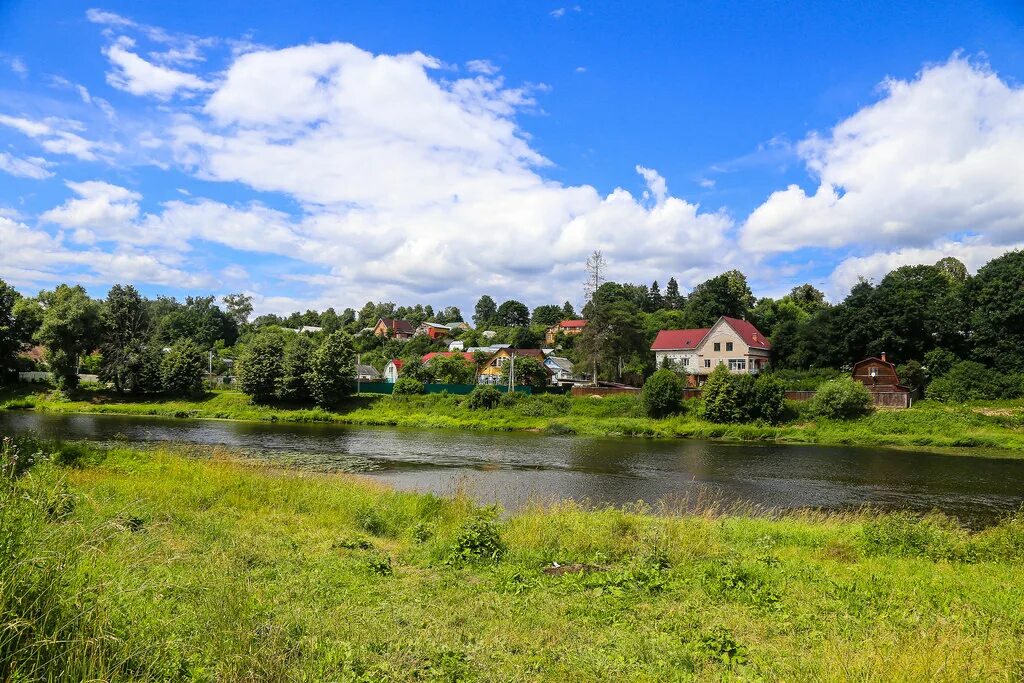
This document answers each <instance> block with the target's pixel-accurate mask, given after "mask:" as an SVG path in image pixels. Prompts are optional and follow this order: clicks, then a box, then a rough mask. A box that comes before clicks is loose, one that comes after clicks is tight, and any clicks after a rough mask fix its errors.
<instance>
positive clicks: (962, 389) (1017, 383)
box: [927, 360, 1024, 403]
mask: <svg viewBox="0 0 1024 683" xmlns="http://www.w3.org/2000/svg"><path fill="white" fill-rule="evenodd" d="M1022 389H1024V387H1022V382H1021V376H1020V375H1004V374H1001V373H999V372H997V371H995V370H991V369H989V368H986V367H985V366H984V365H982V364H981V363H975V362H974V361H969V360H965V361H961V362H959V363H957V364H956V365H954V366H953V367H952V368H951V369H950V370H949V372H947V373H946V374H944V375H943V376H942V377H939V378H938V379H936V380H934V381H933V382H932V383H931V384H930V385H928V394H927V396H928V398H930V399H933V400H936V401H942V402H944V403H962V402H964V401H973V400H991V399H998V398H1017V397H1019V396H1020V395H1021V392H1022Z"/></svg>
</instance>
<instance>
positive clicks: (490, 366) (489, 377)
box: [477, 348, 554, 384]
mask: <svg viewBox="0 0 1024 683" xmlns="http://www.w3.org/2000/svg"><path fill="white" fill-rule="evenodd" d="M513 357H515V358H524V357H528V358H534V359H536V360H537V361H538V362H539V363H540V364H541V365H542V366H543V367H544V369H545V370H547V372H548V376H549V377H550V376H552V375H553V374H554V373H553V372H552V371H551V369H550V368H549V367H548V366H546V365H544V352H543V351H541V350H540V349H512V348H500V349H498V350H497V351H496V352H495V353H494V355H493V356H492V357H491V359H490V360H489V361H487V362H486V363H485V364H484V366H483V367H482V368H481V369H480V373H479V374H478V375H477V383H478V384H501V375H502V371H503V370H504V367H505V365H506V364H507V363H509V362H510V360H511V359H512V358H513Z"/></svg>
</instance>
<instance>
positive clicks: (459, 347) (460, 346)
mask: <svg viewBox="0 0 1024 683" xmlns="http://www.w3.org/2000/svg"><path fill="white" fill-rule="evenodd" d="M448 350H449V351H465V350H466V342H464V341H462V340H461V339H457V340H455V341H453V342H450V343H449V344H448Z"/></svg>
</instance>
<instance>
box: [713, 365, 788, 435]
mask: <svg viewBox="0 0 1024 683" xmlns="http://www.w3.org/2000/svg"><path fill="white" fill-rule="evenodd" d="M702 395H703V397H704V417H705V419H707V420H710V421H711V422H753V421H756V420H762V421H764V422H768V423H771V424H776V423H778V422H779V421H781V420H782V418H783V416H784V415H785V414H786V387H785V384H783V382H782V381H781V380H780V379H779V378H777V377H775V376H773V375H769V374H764V375H760V376H758V377H756V378H755V376H754V375H746V374H744V375H734V374H732V373H731V372H729V369H728V368H726V367H725V366H724V365H719V366H718V367H717V368H715V370H714V372H712V373H711V376H710V377H709V378H708V381H707V384H705V385H704V390H703V392H702Z"/></svg>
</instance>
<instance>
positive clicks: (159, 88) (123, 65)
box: [104, 39, 213, 100]
mask: <svg viewBox="0 0 1024 683" xmlns="http://www.w3.org/2000/svg"><path fill="white" fill-rule="evenodd" d="M131 46H132V43H131V41H129V40H123V39H122V40H118V41H117V42H115V43H114V44H113V45H111V46H109V47H108V48H107V49H106V50H105V51H104V54H105V55H106V56H107V59H108V60H109V61H110V65H111V67H113V68H112V69H111V70H110V71H108V72H107V83H109V84H110V85H112V86H114V87H115V88H117V89H118V90H124V91H125V92H129V93H131V94H133V95H153V96H154V97H157V98H158V99H163V100H166V99H169V98H170V97H171V96H172V95H174V94H175V93H178V92H184V93H186V94H189V93H192V92H195V91H197V90H209V89H211V88H212V87H213V86H212V85H211V84H210V83H207V82H206V81H204V80H203V79H202V78H200V77H198V76H196V75H195V74H191V73H187V72H184V71H178V70H176V69H172V68H170V67H168V66H161V65H158V64H153V63H152V62H148V61H146V60H145V59H143V58H142V57H140V56H139V55H137V54H136V53H134V52H132V51H131V50H130V47H131Z"/></svg>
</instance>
